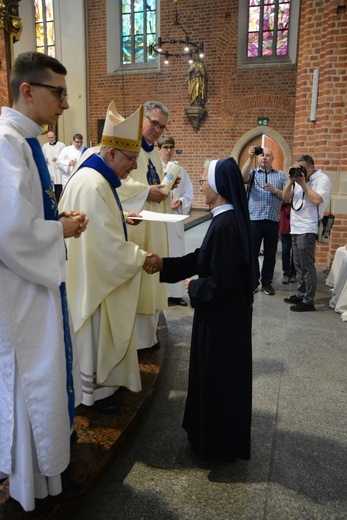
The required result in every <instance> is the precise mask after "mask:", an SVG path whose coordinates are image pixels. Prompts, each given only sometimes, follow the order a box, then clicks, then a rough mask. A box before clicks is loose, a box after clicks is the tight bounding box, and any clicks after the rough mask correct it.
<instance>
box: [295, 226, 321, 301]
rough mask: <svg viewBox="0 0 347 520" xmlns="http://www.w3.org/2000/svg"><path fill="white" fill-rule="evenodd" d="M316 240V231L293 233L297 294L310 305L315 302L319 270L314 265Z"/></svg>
mask: <svg viewBox="0 0 347 520" xmlns="http://www.w3.org/2000/svg"><path fill="white" fill-rule="evenodd" d="M316 240H317V235H316V234H315V233H303V234H302V235H292V244H293V253H294V264H295V269H296V274H297V277H298V288H297V296H299V298H302V300H303V302H304V303H307V304H308V305H313V304H314V297H315V294H316V288H317V272H316V267H315V265H314V261H315V256H316Z"/></svg>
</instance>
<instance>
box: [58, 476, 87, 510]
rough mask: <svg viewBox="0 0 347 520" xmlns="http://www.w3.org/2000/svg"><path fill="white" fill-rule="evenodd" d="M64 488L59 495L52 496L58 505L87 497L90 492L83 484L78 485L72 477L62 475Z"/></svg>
mask: <svg viewBox="0 0 347 520" xmlns="http://www.w3.org/2000/svg"><path fill="white" fill-rule="evenodd" d="M61 480H62V486H63V491H62V492H61V493H59V495H54V496H51V499H52V500H53V501H54V502H57V503H58V504H61V503H62V502H69V501H70V500H77V499H79V498H82V497H83V496H85V495H86V494H87V492H88V488H87V487H86V486H83V485H82V484H78V483H77V482H75V481H74V480H72V479H71V478H70V477H68V476H66V475H62V477H61Z"/></svg>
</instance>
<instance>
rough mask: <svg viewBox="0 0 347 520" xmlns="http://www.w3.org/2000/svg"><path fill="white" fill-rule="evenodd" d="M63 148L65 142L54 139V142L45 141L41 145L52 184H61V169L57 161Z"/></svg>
mask: <svg viewBox="0 0 347 520" xmlns="http://www.w3.org/2000/svg"><path fill="white" fill-rule="evenodd" d="M64 148H65V144H64V143H61V142H60V141H56V142H55V143H54V144H51V143H45V144H44V145H43V146H42V152H43V155H44V156H45V159H46V164H47V168H48V171H49V174H50V176H51V179H52V181H53V182H54V184H61V170H60V168H59V165H58V164H57V161H54V160H53V159H58V157H59V154H60V152H61V151H62V150H63V149H64Z"/></svg>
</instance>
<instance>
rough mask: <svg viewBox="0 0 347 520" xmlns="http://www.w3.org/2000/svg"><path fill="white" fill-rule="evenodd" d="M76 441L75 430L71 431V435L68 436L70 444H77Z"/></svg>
mask: <svg viewBox="0 0 347 520" xmlns="http://www.w3.org/2000/svg"><path fill="white" fill-rule="evenodd" d="M77 440H78V435H77V432H76V430H72V432H71V435H70V444H74V443H75V442H77Z"/></svg>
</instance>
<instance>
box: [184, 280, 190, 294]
mask: <svg viewBox="0 0 347 520" xmlns="http://www.w3.org/2000/svg"><path fill="white" fill-rule="evenodd" d="M190 280H191V278H186V279H185V280H184V290H185V291H186V293H187V294H188V288H189V284H190Z"/></svg>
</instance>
